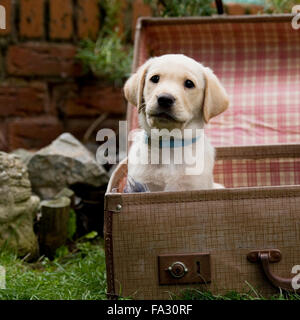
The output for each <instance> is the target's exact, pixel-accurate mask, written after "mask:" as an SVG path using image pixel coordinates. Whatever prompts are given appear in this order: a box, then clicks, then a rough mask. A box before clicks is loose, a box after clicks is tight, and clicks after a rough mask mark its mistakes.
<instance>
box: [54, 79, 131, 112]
mask: <svg viewBox="0 0 300 320" xmlns="http://www.w3.org/2000/svg"><path fill="white" fill-rule="evenodd" d="M53 103H55V104H56V106H57V108H59V109H60V110H61V111H62V112H63V113H64V114H65V115H66V116H70V117H77V116H87V117H89V116H90V117H94V116H97V115H99V114H101V113H103V112H108V113H110V114H124V113H125V112H126V104H125V100H124V98H123V92H122V89H121V88H113V87H101V86H96V85H92V86H85V87H83V88H77V87H73V88H71V87H59V88H56V90H55V93H54V102H53Z"/></svg>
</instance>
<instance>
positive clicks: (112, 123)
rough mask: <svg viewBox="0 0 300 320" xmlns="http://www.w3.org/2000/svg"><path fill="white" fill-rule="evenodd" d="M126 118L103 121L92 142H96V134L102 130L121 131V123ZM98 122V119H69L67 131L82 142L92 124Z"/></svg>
mask: <svg viewBox="0 0 300 320" xmlns="http://www.w3.org/2000/svg"><path fill="white" fill-rule="evenodd" d="M124 119H125V115H124V117H120V116H119V115H117V116H115V117H112V116H109V117H108V118H107V119H105V120H103V122H101V124H100V125H99V126H98V127H97V128H96V130H95V131H94V132H93V133H92V134H91V136H90V141H94V142H96V133H97V131H98V130H100V129H101V128H108V129H112V130H114V131H115V132H118V130H119V121H120V120H124ZM95 120H96V118H93V119H91V118H85V119H83V118H75V119H74V118H73V119H70V118H67V119H66V122H65V131H66V132H70V133H72V134H73V135H74V136H75V137H76V138H77V139H79V140H80V141H82V140H83V137H84V135H85V133H86V131H87V129H88V128H89V127H90V126H91V124H92V123H93V122H94V121H95Z"/></svg>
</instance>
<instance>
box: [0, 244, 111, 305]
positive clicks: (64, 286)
mask: <svg viewBox="0 0 300 320" xmlns="http://www.w3.org/2000/svg"><path fill="white" fill-rule="evenodd" d="M62 252H63V250H60V253H62ZM0 265H2V266H4V267H5V268H6V288H7V289H5V290H0V300H24V299H25V300H73V299H74V300H77V299H78V300H102V299H106V295H105V293H106V276H105V258H104V250H103V241H99V240H94V241H92V242H79V243H77V244H76V249H75V250H74V251H73V252H72V253H67V254H63V255H62V256H61V257H58V258H56V259H55V260H53V261H49V260H48V259H47V258H41V259H40V260H39V261H38V262H35V263H26V262H24V261H22V260H21V259H19V258H18V257H17V256H16V254H14V253H11V252H9V251H6V250H4V251H2V252H1V253H0Z"/></svg>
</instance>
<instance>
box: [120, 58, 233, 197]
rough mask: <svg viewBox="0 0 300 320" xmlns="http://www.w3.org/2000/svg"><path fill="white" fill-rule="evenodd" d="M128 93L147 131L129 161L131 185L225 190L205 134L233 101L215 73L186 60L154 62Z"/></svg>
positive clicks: (130, 83)
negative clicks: (215, 172)
mask: <svg viewBox="0 0 300 320" xmlns="http://www.w3.org/2000/svg"><path fill="white" fill-rule="evenodd" d="M124 93H125V97H126V99H127V100H128V101H129V102H130V103H131V104H133V105H135V106H137V108H138V117H139V123H140V127H141V128H142V130H140V131H138V132H136V133H135V135H134V137H133V144H132V146H131V149H130V152H129V155H128V176H129V177H130V178H131V179H133V180H134V181H135V182H138V183H142V184H146V185H147V187H148V188H149V190H150V191H183V190H197V189H211V188H221V187H222V186H221V185H218V184H216V183H214V181H213V167H214V160H215V152H214V148H213V147H212V145H211V144H210V143H209V141H208V139H207V138H206V137H205V135H204V133H203V128H204V126H205V124H206V123H207V122H208V121H209V120H210V119H211V118H212V117H215V116H217V115H218V114H220V113H221V112H223V111H225V110H226V109H227V107H228V104H229V99H228V96H227V94H226V92H225V89H224V88H223V86H222V85H221V83H220V81H219V80H218V78H217V77H216V76H215V75H214V73H213V72H212V71H211V70H210V69H209V68H206V67H204V66H203V65H202V64H200V63H198V62H196V61H195V60H194V59H191V58H189V57H187V56H185V55H181V54H167V55H163V56H160V57H155V58H151V59H149V60H148V61H147V62H146V63H145V64H143V65H142V66H141V67H140V68H139V69H138V70H137V72H136V73H135V74H133V75H132V76H131V77H130V78H129V79H128V80H127V82H126V84H125V87H124ZM201 129H202V130H201ZM179 149H181V151H180V152H179V153H178V150H179ZM182 150H183V151H182ZM180 154H181V156H180ZM195 155H196V156H195ZM200 158H201V161H200V160H199V159H200ZM191 159H194V160H196V162H197V160H199V161H198V162H199V163H198V162H197V163H196V164H195V163H192V162H191ZM168 161H169V162H168Z"/></svg>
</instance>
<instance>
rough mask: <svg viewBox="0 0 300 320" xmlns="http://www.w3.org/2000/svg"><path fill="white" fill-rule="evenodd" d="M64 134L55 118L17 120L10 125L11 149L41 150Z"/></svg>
mask: <svg viewBox="0 0 300 320" xmlns="http://www.w3.org/2000/svg"><path fill="white" fill-rule="evenodd" d="M62 132H63V127H62V124H61V123H60V122H59V121H58V120H57V119H56V118H53V117H36V118H26V119H17V120H14V121H12V122H11V123H9V124H8V134H9V147H10V150H14V149H18V148H24V149H40V148H42V147H44V146H46V145H48V144H49V143H51V141H52V140H54V139H55V138H57V137H58V136H59V135H60V134H61V133H62Z"/></svg>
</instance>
